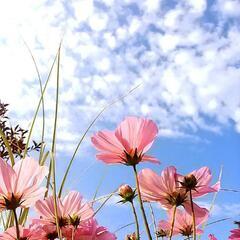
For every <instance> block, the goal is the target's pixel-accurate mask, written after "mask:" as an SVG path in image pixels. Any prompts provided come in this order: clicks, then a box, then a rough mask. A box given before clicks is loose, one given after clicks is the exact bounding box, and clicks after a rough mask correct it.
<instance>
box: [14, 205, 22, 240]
mask: <svg viewBox="0 0 240 240" xmlns="http://www.w3.org/2000/svg"><path fill="white" fill-rule="evenodd" d="M13 215H14V220H15V225H16V233H17V240H20V230H19V225H18V217H17V213H16V209H14V210H13Z"/></svg>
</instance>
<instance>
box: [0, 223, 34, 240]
mask: <svg viewBox="0 0 240 240" xmlns="http://www.w3.org/2000/svg"><path fill="white" fill-rule="evenodd" d="M19 231H20V240H22V239H23V240H28V239H31V240H32V238H30V236H31V235H30V230H29V229H25V228H23V227H22V226H19ZM0 240H17V234H16V227H11V228H8V229H7V230H6V231H5V232H4V233H1V234H0Z"/></svg>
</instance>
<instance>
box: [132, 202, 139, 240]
mask: <svg viewBox="0 0 240 240" xmlns="http://www.w3.org/2000/svg"><path fill="white" fill-rule="evenodd" d="M130 203H131V206H132V210H133V215H134V218H135V223H136V234H137V240H139V239H140V235H139V223H138V217H137V213H136V209H135V207H134V203H133V201H131V202H130Z"/></svg>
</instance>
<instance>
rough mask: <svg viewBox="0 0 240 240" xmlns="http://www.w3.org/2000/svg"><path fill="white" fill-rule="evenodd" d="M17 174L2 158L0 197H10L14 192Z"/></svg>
mask: <svg viewBox="0 0 240 240" xmlns="http://www.w3.org/2000/svg"><path fill="white" fill-rule="evenodd" d="M15 179H16V174H15V172H14V170H13V169H12V167H11V166H10V165H9V164H8V163H6V162H5V161H4V160H3V159H2V158H0V195H1V194H3V195H8V193H11V192H12V190H13V189H12V188H13V187H14V181H15Z"/></svg>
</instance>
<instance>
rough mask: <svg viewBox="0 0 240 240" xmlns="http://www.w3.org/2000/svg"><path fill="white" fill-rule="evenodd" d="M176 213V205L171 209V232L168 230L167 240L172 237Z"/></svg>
mask: <svg viewBox="0 0 240 240" xmlns="http://www.w3.org/2000/svg"><path fill="white" fill-rule="evenodd" d="M176 211H177V205H175V206H174V207H173V215H172V224H171V230H170V234H169V240H171V239H172V235H173V229H174V224H175V216H176Z"/></svg>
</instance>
